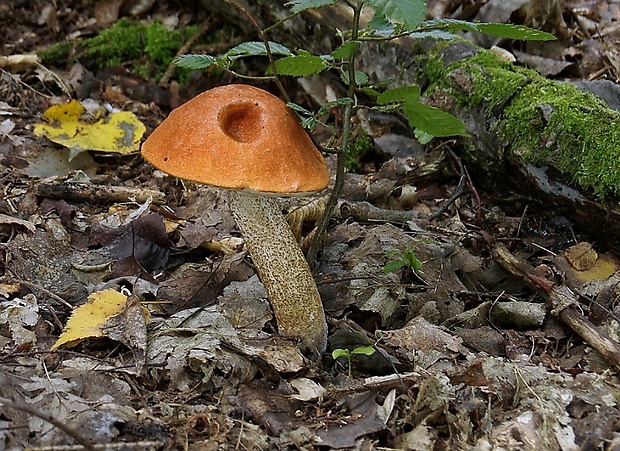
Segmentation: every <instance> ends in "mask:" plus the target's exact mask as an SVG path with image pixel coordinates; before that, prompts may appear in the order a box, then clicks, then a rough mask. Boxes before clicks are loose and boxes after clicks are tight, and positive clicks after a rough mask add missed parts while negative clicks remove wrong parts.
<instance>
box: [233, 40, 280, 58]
mask: <svg viewBox="0 0 620 451" xmlns="http://www.w3.org/2000/svg"><path fill="white" fill-rule="evenodd" d="M269 50H270V51H271V53H272V54H273V55H285V56H288V55H292V52H291V51H290V50H289V49H287V48H286V47H284V46H283V45H282V44H278V43H277V42H271V41H269ZM266 55H267V49H266V48H265V43H264V42H261V41H248V42H242V43H241V44H239V45H237V46H235V47H233V48H232V49H230V50H229V51H228V52H226V53H225V54H224V55H223V56H225V57H227V58H230V59H237V58H243V57H246V56H266Z"/></svg>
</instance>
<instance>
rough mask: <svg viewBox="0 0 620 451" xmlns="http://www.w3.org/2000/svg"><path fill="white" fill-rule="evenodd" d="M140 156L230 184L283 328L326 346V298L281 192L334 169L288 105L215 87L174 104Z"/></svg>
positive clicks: (308, 186)
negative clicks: (291, 224) (282, 204)
mask: <svg viewBox="0 0 620 451" xmlns="http://www.w3.org/2000/svg"><path fill="white" fill-rule="evenodd" d="M142 155H143V157H144V158H145V159H146V160H147V161H149V162H150V163H151V164H152V165H153V166H155V167H156V168H158V169H160V170H162V171H164V172H166V173H168V174H171V175H174V176H176V177H180V178H183V179H186V180H192V181H195V182H199V183H204V184H208V185H212V186H216V187H220V188H226V189H228V195H229V205H230V208H231V210H232V212H233V215H234V217H235V220H236V222H237V225H238V227H239V229H240V231H241V233H242V235H243V237H244V239H245V244H246V247H247V250H248V252H249V253H250V255H251V256H252V259H253V262H254V266H255V268H256V271H257V273H258V275H259V277H260V279H261V281H262V282H263V284H264V285H265V289H266V291H267V296H268V298H269V301H270V303H271V306H272V308H273V312H274V315H275V317H276V322H277V325H278V331H279V333H280V334H281V335H282V336H285V337H289V338H293V339H295V340H297V341H298V343H299V344H300V347H301V349H302V350H304V351H306V352H308V353H309V354H310V355H313V356H316V355H317V354H318V353H320V352H322V351H324V350H325V347H326V337H327V325H326V323H325V314H324V312H323V306H322V303H321V298H320V296H319V292H318V290H317V287H316V283H315V281H314V278H313V276H312V272H311V271H310V267H309V266H308V263H307V262H306V259H305V258H304V255H303V253H302V251H301V249H300V248H299V246H298V244H297V241H296V240H295V238H294V236H293V234H292V232H291V229H290V227H289V226H288V224H287V223H286V220H285V218H284V216H283V215H282V210H281V207H280V205H279V204H278V202H277V199H276V196H280V195H294V194H299V193H307V192H312V191H318V190H321V189H324V188H325V187H327V184H328V182H329V172H328V170H327V166H326V164H325V160H324V159H323V156H322V155H321V154H320V152H319V151H318V150H317V149H316V147H315V146H314V144H313V143H312V140H311V139H310V137H309V136H308V134H307V133H306V132H305V130H304V129H303V128H302V127H301V125H300V124H299V122H298V120H297V118H296V117H295V115H294V114H293V113H292V112H291V110H290V109H289V108H288V107H287V106H286V104H285V103H284V102H283V101H282V100H280V99H279V98H278V97H276V96H274V95H272V94H270V93H268V92H266V91H263V90H262V89H259V88H256V87H253V86H249V85H242V84H233V85H227V86H221V87H218V88H213V89H211V90H208V91H206V92H203V93H202V94H199V95H198V96H196V97H194V98H193V99H191V100H190V101H188V102H187V103H185V104H183V105H181V106H180V107H178V108H176V109H175V110H173V111H172V112H171V113H170V115H169V116H168V117H167V118H166V119H165V120H164V121H163V122H162V123H161V124H160V125H159V127H157V128H156V129H155V131H153V133H152V134H151V135H150V136H149V138H148V139H147V140H146V141H145V142H144V144H143V145H142Z"/></svg>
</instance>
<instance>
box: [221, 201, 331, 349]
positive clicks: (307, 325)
mask: <svg viewBox="0 0 620 451" xmlns="http://www.w3.org/2000/svg"><path fill="white" fill-rule="evenodd" d="M229 199H230V207H231V210H232V212H233V215H234V217H235V220H236V221H237V225H238V226H239V229H240V230H241V233H242V234H243V238H244V239H245V244H246V247H247V249H248V251H249V253H250V255H251V256H252V259H253V261H254V266H255V267H256V271H257V272H258V276H259V277H260V279H261V281H262V282H263V285H265V289H266V290H267V295H268V297H269V302H270V303H271V306H272V308H273V312H274V314H275V317H276V321H277V323H278V331H279V332H280V334H281V335H282V336H285V337H289V338H293V339H296V340H298V341H299V343H300V347H301V348H302V350H304V351H307V352H310V353H312V354H313V355H316V354H317V353H320V352H322V351H324V350H325V347H326V343H327V342H326V340H327V324H326V323H325V313H324V312H323V304H322V303H321V298H320V296H319V291H318V289H317V287H316V282H315V281H314V278H313V277H312V272H311V271H310V267H309V266H308V263H307V262H306V259H305V258H304V255H303V253H302V251H301V249H300V248H299V245H298V244H297V241H296V240H295V237H294V236H293V233H292V232H291V229H290V227H289V225H288V223H287V222H286V220H285V219H284V216H283V215H282V211H281V209H280V205H279V203H278V201H277V200H276V199H274V198H272V197H265V196H260V195H256V194H252V193H248V192H246V191H232V190H231V191H229Z"/></svg>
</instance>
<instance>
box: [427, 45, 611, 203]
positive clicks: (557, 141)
mask: <svg viewBox="0 0 620 451" xmlns="http://www.w3.org/2000/svg"><path fill="white" fill-rule="evenodd" d="M436 58H439V57H436ZM431 69H432V71H433V74H434V75H433V76H434V77H435V76H437V75H439V78H434V79H435V80H439V81H438V83H437V85H436V86H434V89H440V90H446V91H447V92H449V93H450V95H451V96H453V97H454V98H455V99H456V101H457V103H458V104H460V105H461V106H463V107H468V106H473V105H480V104H482V105H484V106H485V108H486V111H487V114H488V115H489V116H497V114H494V115H491V114H490V113H491V112H492V111H493V109H494V108H498V107H499V109H498V111H497V113H498V114H500V120H499V121H498V122H497V123H496V124H495V125H494V130H495V132H496V133H497V134H498V136H499V138H500V140H501V141H502V142H505V143H506V144H507V148H508V149H510V151H511V152H512V153H513V154H515V155H518V156H520V157H521V158H523V159H524V161H525V162H527V163H532V164H534V165H539V166H552V167H554V168H555V169H557V170H558V171H559V172H560V174H562V176H563V177H564V179H565V181H566V182H569V183H574V184H575V185H577V186H578V187H580V188H581V189H583V190H584V191H590V192H592V193H594V194H595V196H597V197H598V198H599V199H608V198H610V197H617V196H620V114H619V113H617V112H615V111H612V110H610V109H608V108H606V107H605V105H604V103H603V102H602V101H601V100H600V99H598V98H597V97H596V96H593V95H591V94H587V93H584V92H582V91H580V90H578V89H577V88H575V87H574V86H572V85H570V84H568V83H562V82H557V81H552V80H548V79H546V78H545V77H543V76H541V75H540V74H538V73H537V72H535V71H533V70H529V69H524V68H520V67H516V66H513V65H512V64H510V63H507V62H504V61H501V60H500V59H499V58H497V57H496V56H495V55H493V54H492V53H490V52H487V51H481V52H480V53H478V54H476V55H475V56H473V57H471V58H468V59H466V60H464V61H461V62H457V63H454V64H452V65H450V66H448V67H443V72H441V73H439V72H438V71H439V69H438V68H437V64H434V65H433V66H432V68H431ZM461 75H463V76H466V77H470V78H471V81H472V82H471V84H470V85H471V89H470V90H469V91H468V92H463V90H459V89H456V88H455V87H454V85H453V83H452V80H454V78H455V77H459V76H461ZM458 85H459V86H461V87H462V86H463V81H462V80H461V81H460V82H459V83H458ZM465 91H467V90H465Z"/></svg>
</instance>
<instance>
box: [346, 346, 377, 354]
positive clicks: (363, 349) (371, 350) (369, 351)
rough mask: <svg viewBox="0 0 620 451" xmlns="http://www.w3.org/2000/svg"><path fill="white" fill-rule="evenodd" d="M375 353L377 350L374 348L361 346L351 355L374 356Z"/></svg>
mask: <svg viewBox="0 0 620 451" xmlns="http://www.w3.org/2000/svg"><path fill="white" fill-rule="evenodd" d="M374 353H375V348H374V347H373V346H360V347H359V348H355V349H354V350H353V351H351V354H357V355H373V354H374Z"/></svg>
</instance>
